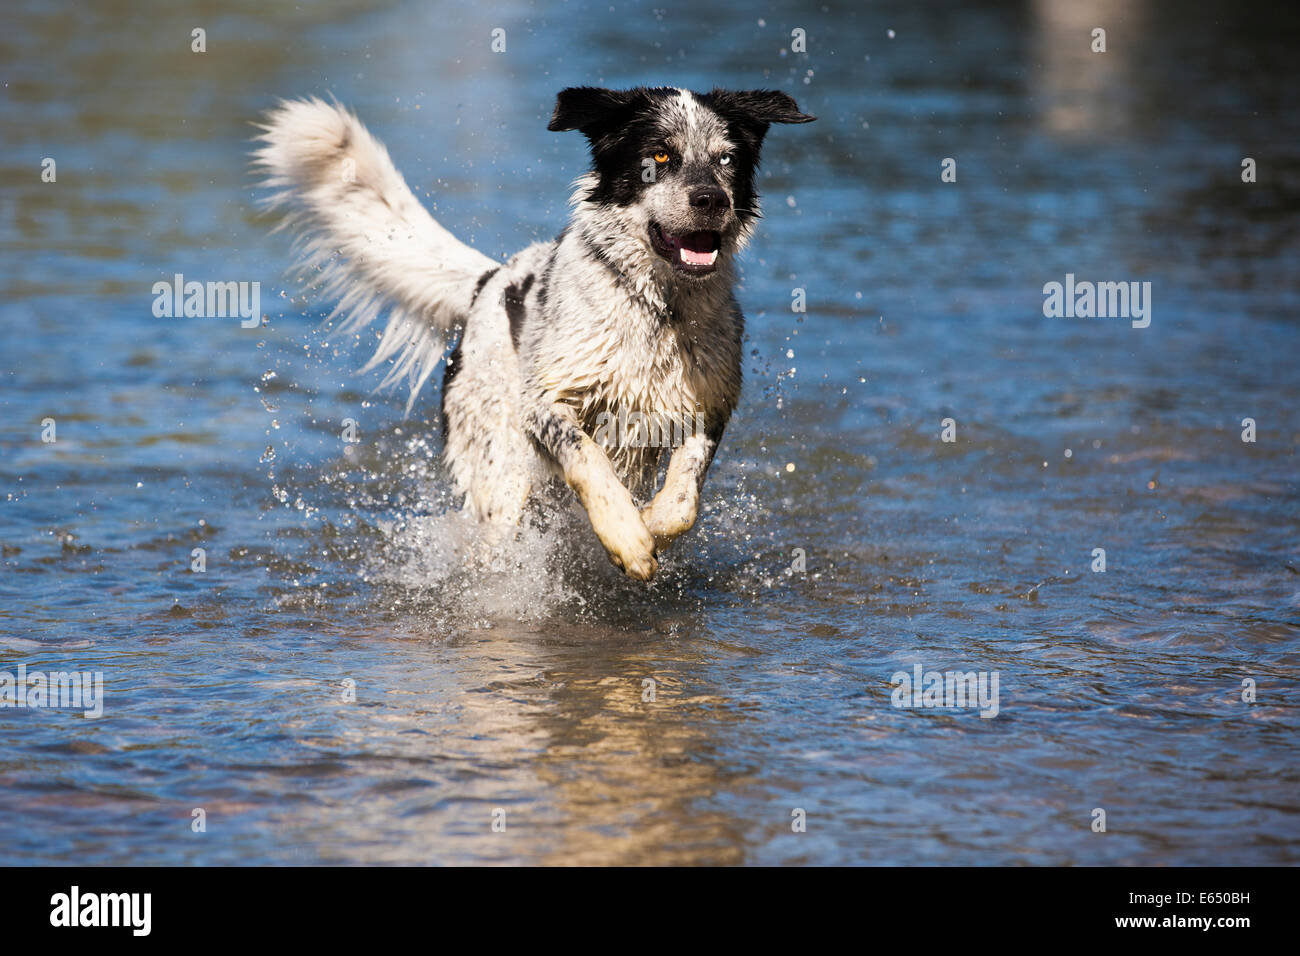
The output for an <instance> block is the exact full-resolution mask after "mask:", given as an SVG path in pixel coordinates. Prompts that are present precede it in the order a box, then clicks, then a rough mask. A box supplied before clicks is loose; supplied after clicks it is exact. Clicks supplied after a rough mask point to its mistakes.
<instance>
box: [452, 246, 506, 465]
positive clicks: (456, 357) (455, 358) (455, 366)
mask: <svg viewBox="0 0 1300 956" xmlns="http://www.w3.org/2000/svg"><path fill="white" fill-rule="evenodd" d="M493 271H494V272H495V271H496V270H493ZM461 359H462V357H461V353H460V343H459V342H457V343H456V347H455V348H454V349H452V352H451V354H450V355H448V356H447V360H446V361H445V362H443V363H442V441H443V444H446V442H447V388H448V387H449V386H450V385H451V383H452V382H453V381H455V379H456V373H457V372H459V371H460V363H461Z"/></svg>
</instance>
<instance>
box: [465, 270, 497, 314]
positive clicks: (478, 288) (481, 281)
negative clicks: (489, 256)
mask: <svg viewBox="0 0 1300 956" xmlns="http://www.w3.org/2000/svg"><path fill="white" fill-rule="evenodd" d="M500 269H501V267H500V266H493V267H492V268H491V269H489V270H488V271H487V272H485V273H483V274H482V275H481V276H479V277H478V282H476V283H474V294H473V295H471V296H470V297H469V307H470V308H471V309H472V308H474V303H475V302H477V301H478V294H479V293H480V292H482V291H483V287H484V286H485V285H487V284H488V282H490V281H491V279H492V277H493V276H494V275H496V274H497V272H498V271H499V270H500Z"/></svg>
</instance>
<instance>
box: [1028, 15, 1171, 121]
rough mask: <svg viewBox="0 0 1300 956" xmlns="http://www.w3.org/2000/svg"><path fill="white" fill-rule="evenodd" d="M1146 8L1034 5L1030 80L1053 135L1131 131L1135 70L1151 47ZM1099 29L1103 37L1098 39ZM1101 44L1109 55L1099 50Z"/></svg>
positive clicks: (1044, 118)
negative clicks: (1145, 50) (1033, 82)
mask: <svg viewBox="0 0 1300 956" xmlns="http://www.w3.org/2000/svg"><path fill="white" fill-rule="evenodd" d="M1146 7H1147V3H1146V0H1088V2H1084V3H1080V2H1078V0H1034V3H1033V18H1034V45H1033V48H1032V51H1033V66H1034V70H1033V72H1032V73H1031V76H1032V77H1033V78H1034V80H1035V90H1034V95H1035V97H1036V98H1037V99H1038V100H1039V102H1040V103H1041V105H1040V107H1039V108H1040V109H1041V111H1042V114H1043V123H1044V125H1045V126H1046V127H1047V128H1048V129H1049V130H1051V131H1052V132H1054V133H1059V134H1062V135H1067V136H1073V137H1083V136H1089V135H1101V136H1107V135H1114V134H1116V133H1124V132H1128V131H1130V130H1131V129H1132V127H1133V123H1134V120H1135V115H1134V109H1133V97H1134V96H1135V95H1136V92H1135V90H1134V83H1135V75H1134V70H1133V64H1134V60H1136V59H1137V58H1139V57H1141V56H1142V54H1143V51H1144V44H1147V43H1149V42H1150V39H1149V38H1148V37H1147V36H1146V30H1147V27H1146V25H1145V13H1146ZM1097 29H1101V30H1104V31H1105V35H1104V37H1101V38H1098V37H1094V32H1093V31H1094V30H1097ZM1100 40H1104V43H1105V52H1095V50H1094V47H1099V46H1100V43H1099V41H1100Z"/></svg>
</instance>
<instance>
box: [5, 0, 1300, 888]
mask: <svg viewBox="0 0 1300 956" xmlns="http://www.w3.org/2000/svg"><path fill="white" fill-rule="evenodd" d="M970 7H971V5H968V4H960V5H959V4H952V5H950V6H949V5H942V4H940V5H931V4H927V5H919V4H910V3H906V2H903V0H898V2H888V3H878V4H873V5H871V6H870V8H869V9H866V8H862V7H861V6H860V5H858V4H847V3H846V4H833V5H827V6H823V7H820V8H811V7H805V6H802V5H799V4H794V3H786V4H780V3H778V4H770V3H766V4H762V5H760V6H759V7H757V8H756V7H754V6H752V5H747V4H739V3H737V4H709V5H696V6H693V7H692V8H691V10H690V13H689V16H688V15H687V14H686V12H685V11H680V10H672V11H667V12H658V13H656V12H655V11H654V10H653V9H651V8H649V7H647V6H639V5H638V6H634V5H624V4H613V5H610V4H606V3H592V4H585V3H568V4H564V5H561V6H557V7H556V8H554V12H551V13H543V12H542V9H541V8H540V7H536V6H533V5H528V4H518V3H517V4H507V5H497V4H493V5H487V4H482V5H470V6H468V7H467V6H465V5H455V6H453V5H445V6H444V5H434V4H419V3H393V4H373V3H359V2H357V3H354V2H344V0H338V2H332V3H324V4H312V5H309V6H304V7H301V8H300V7H290V6H289V5H278V4H277V5H268V4H265V3H253V2H235V3H228V4H223V5H221V7H220V8H217V7H214V6H210V5H198V6H196V7H195V8H193V9H192V10H186V9H184V8H183V7H182V6H181V5H176V4H164V3H161V2H159V3H133V4H127V3H120V2H116V3H114V2H110V3H103V4H97V5H95V6H94V7H85V6H84V5H78V6H76V7H75V8H74V7H73V6H72V5H71V4H63V3H50V2H46V0H42V2H26V0H13V2H10V3H7V4H6V5H5V9H4V12H3V14H0V16H2V17H3V29H0V50H2V51H3V58H2V61H3V64H4V69H3V84H4V85H3V92H2V95H0V119H2V122H3V130H4V135H3V146H0V164H2V165H3V171H4V174H5V175H4V181H5V183H6V186H5V190H4V193H3V196H2V205H0V241H2V242H3V247H4V256H3V258H2V259H0V269H2V270H3V271H2V272H0V289H3V294H2V295H0V334H2V335H3V339H2V341H3V353H4V357H5V361H4V363H3V368H4V376H3V379H2V381H3V387H2V388H0V411H2V415H0V449H2V450H3V454H2V457H0V486H2V487H3V493H4V500H3V508H2V509H0V545H2V546H3V566H4V574H3V576H0V670H8V671H10V672H13V671H14V670H15V669H16V668H17V667H18V666H19V665H20V664H23V665H25V666H26V667H27V668H28V669H29V670H47V671H52V670H70V669H76V670H80V671H102V672H103V675H104V681H105V701H104V708H105V709H104V715H103V716H102V717H100V718H98V719H88V718H86V717H84V716H82V715H81V714H80V713H76V712H71V711H69V710H55V709H45V710H36V709H26V708H24V709H0V742H2V743H3V749H2V750H0V848H2V849H0V861H2V862H6V863H13V862H63V863H95V864H101V863H117V864H121V863H146V864H179V863H209V864H215V863H241V864H265V863H289V862H292V863H377V862H383V863H432V862H437V863H504V862H530V863H746V864H774V863H822V864H830V863H909V864H911V863H968V864H969V863H976V864H1020V863H1026V864H1066V863H1071V864H1105V863H1124V864H1192V863H1199V864H1225V863H1236V864H1258V863H1295V862H1297V861H1300V800H1298V799H1297V792H1298V791H1297V786H1296V784H1297V780H1298V779H1300V770H1298V769H1297V744H1296V741H1297V737H1296V731H1297V729H1300V709H1298V703H1300V701H1298V695H1297V684H1296V668H1297V663H1298V662H1300V653H1298V651H1300V554H1297V535H1296V530H1297V520H1296V517H1297V506H1298V505H1300V489H1298V487H1297V481H1296V467H1295V465H1296V460H1295V456H1296V449H1297V445H1298V443H1300V419H1298V417H1297V397H1298V396H1300V365H1298V364H1297V361H1296V357H1297V345H1298V344H1300V331H1298V330H1297V321H1296V317H1297V304H1298V302H1300V283H1298V282H1297V273H1296V268H1295V266H1296V262H1297V252H1298V251H1300V233H1298V232H1297V217H1296V213H1297V209H1300V136H1298V135H1297V133H1298V132H1300V130H1298V129H1297V127H1298V126H1300V121H1298V118H1297V114H1296V111H1295V109H1294V101H1293V98H1292V97H1291V91H1293V90H1294V88H1295V83H1296V80H1297V72H1298V69H1300V68H1298V67H1297V66H1296V63H1295V59H1294V56H1293V50H1294V47H1295V42H1296V39H1297V32H1298V31H1297V21H1296V19H1295V18H1294V16H1292V15H1285V14H1281V13H1278V12H1276V11H1275V12H1273V13H1271V14H1268V15H1264V14H1258V15H1257V14H1256V13H1252V14H1251V15H1250V16H1249V17H1247V16H1246V15H1245V13H1244V12H1243V11H1242V10H1241V9H1240V8H1239V6H1238V5H1233V4H1222V5H1213V4H1206V3H1193V4H1188V3H1181V4H1174V3H1154V2H1148V3H1141V2H1126V3H1119V2H1115V3H1102V4H1097V5H1096V6H1095V7H1092V8H1084V9H1083V10H1081V9H1080V8H1082V7H1084V5H1082V4H1070V3H1066V2H1065V0H1060V2H1047V0H1044V2H1039V3H1034V4H1027V5H1012V4H1006V5H1002V4H999V5H989V6H988V8H987V9H984V10H973V9H971V8H970ZM74 9H75V12H74ZM760 18H761V19H760ZM1269 18H1272V19H1269ZM1099 24H1101V25H1105V26H1107V27H1108V51H1107V52H1106V53H1105V54H1092V53H1090V52H1089V51H1088V49H1087V45H1088V43H1089V42H1090V41H1089V39H1088V36H1089V33H1090V30H1091V28H1092V27H1093V26H1095V25H1099ZM196 26H202V27H203V28H204V29H206V31H207V52H206V53H204V54H195V53H192V52H191V51H190V31H191V30H192V29H193V28H194V27H196ZM495 27H503V28H505V29H506V31H507V33H506V36H507V50H506V52H505V53H503V54H493V53H491V52H490V50H489V42H490V35H491V31H492V30H493V28H495ZM796 27H799V28H802V29H804V30H805V31H806V33H807V37H808V44H807V50H808V52H807V53H802V54H799V53H795V54H792V53H789V52H788V51H787V52H782V51H783V48H784V47H788V46H789V42H790V39H789V38H790V34H791V31H792V30H793V29H794V28H796ZM889 31H893V33H892V36H891V34H890V33H889ZM638 82H650V83H664V82H667V83H673V84H682V85H690V86H694V87H696V88H709V87H711V86H713V85H722V86H733V87H754V86H763V85H767V86H775V87H779V88H783V89H787V90H789V91H791V92H792V93H794V94H795V95H796V97H797V98H798V99H799V102H800V105H801V106H804V107H805V108H806V109H808V110H809V111H810V112H814V113H816V114H818V115H819V116H820V120H819V121H818V122H817V123H816V124H814V125H812V126H805V127H794V128H777V129H776V130H774V131H773V132H772V133H771V135H770V136H769V142H768V147H767V152H766V155H765V164H764V168H763V178H762V187H763V191H764V194H765V197H766V212H767V217H766V221H765V222H764V224H763V226H762V228H761V229H760V232H759V235H758V238H757V240H756V242H755V243H754V245H753V247H752V249H751V251H750V253H749V254H748V256H747V259H746V268H745V272H744V285H743V289H741V291H740V298H741V301H742V303H743V304H744V306H745V308H746V310H747V313H748V315H749V341H748V342H747V346H746V350H747V352H748V353H750V359H749V361H748V362H747V363H746V377H747V381H746V391H745V397H744V401H743V404H742V406H741V409H740V411H739V413H738V415H737V417H736V420H735V422H734V424H733V425H732V427H731V429H730V430H729V431H728V433H727V436H726V440H725V443H724V445H723V448H722V451H721V454H720V456H719V460H718V464H717V466H716V467H715V469H714V473H713V475H712V478H711V481H710V484H709V486H708V488H707V490H706V499H707V503H706V507H705V510H704V514H703V517H702V520H701V525H700V527H699V528H698V529H697V531H696V532H695V533H694V534H693V535H692V536H691V537H689V538H686V539H684V540H682V541H681V542H679V543H678V545H677V546H676V548H675V549H674V550H673V551H672V552H671V553H670V554H669V555H668V556H667V558H666V560H665V561H664V562H663V571H662V573H661V575H660V577H659V578H658V579H657V580H656V582H655V583H654V584H653V585H652V586H650V587H643V586H640V585H635V584H632V583H629V582H626V581H624V580H622V579H620V578H619V577H618V576H617V574H616V573H615V572H614V570H613V569H612V568H611V567H610V566H609V565H608V563H607V562H606V561H605V559H604V557H603V555H601V554H600V553H598V550H597V549H596V548H595V546H594V545H593V544H592V543H591V542H590V539H589V536H584V535H582V534H578V535H577V536H576V539H575V537H574V536H573V535H571V534H570V535H566V534H565V533H564V532H563V529H562V528H557V527H556V526H555V525H551V526H548V527H545V528H541V527H538V528H528V529H526V530H525V532H524V533H523V535H522V538H521V541H520V542H519V543H518V544H517V545H516V546H514V547H512V548H510V549H508V550H506V551H504V552H502V553H499V554H497V555H496V557H495V561H494V564H493V565H492V566H491V567H489V568H486V569H478V570H470V569H468V568H467V566H466V564H465V562H464V558H463V555H464V551H465V548H466V547H467V546H468V543H469V542H470V541H471V540H472V537H471V536H470V531H469V529H467V528H465V527H464V526H463V524H462V523H461V521H460V520H459V519H458V518H457V517H455V515H454V514H453V513H450V512H449V509H448V505H449V501H448V497H447V491H446V484H445V480H444V476H443V474H442V470H441V467H440V465H439V463H438V462H437V452H438V449H439V447H440V438H439V436H438V428H437V396H436V392H433V391H431V392H430V393H429V394H428V395H426V396H425V397H424V398H423V400H422V402H421V403H420V405H419V406H418V408H417V411H416V413H415V415H414V416H413V417H412V418H411V419H409V420H405V421H404V420H403V419H402V416H401V410H402V406H403V404H404V396H403V395H400V394H397V395H374V394H371V392H370V389H371V387H372V386H373V385H374V383H375V381H376V379H375V378H364V377H358V376H356V375H355V374H354V369H355V368H357V367H358V366H359V364H360V360H361V359H362V358H364V355H365V353H364V350H362V351H358V350H356V349H354V348H353V347H352V343H349V342H333V341H326V340H325V339H324V337H323V334H322V332H321V330H320V329H319V327H318V326H319V320H320V319H321V318H322V317H323V315H324V311H325V310H324V309H323V304H322V303H319V302H315V301H309V300H304V299H303V298H301V297H300V296H299V293H298V289H297V286H296V285H294V283H293V282H292V280H291V279H290V278H288V277H287V276H286V272H285V270H286V269H287V267H288V266H289V264H290V261H291V259H290V255H289V250H288V244H287V240H286V239H285V238H284V237H283V236H269V235H268V229H269V227H270V225H271V222H270V221H268V220H267V219H265V218H264V217H262V216H260V215H259V214H258V213H257V212H256V209H255V206H254V199H255V197H256V194H255V191H254V190H253V189H252V188H251V187H250V182H249V178H248V174H247V169H246V165H245V164H246V159H247V155H246V153H247V146H248V143H247V139H248V137H249V136H250V135H251V134H252V132H253V131H252V129H251V127H249V126H248V125H247V124H248V123H249V121H250V120H252V119H253V118H255V117H256V115H257V113H258V112H259V110H261V109H263V108H265V107H267V106H269V105H270V104H271V103H272V102H273V100H274V98H275V97H277V96H288V95H302V94H312V93H324V92H333V93H334V94H336V95H337V96H338V97H339V99H340V100H342V101H344V102H346V103H348V104H351V105H353V106H354V107H356V108H357V109H358V111H359V112H360V114H361V115H362V117H363V119H364V120H365V121H366V122H367V123H368V124H369V125H370V126H371V127H372V129H374V130H375V131H376V133H377V134H378V135H379V136H380V137H381V138H383V139H384V140H385V141H386V142H387V143H388V145H389V147H390V149H391V150H392V152H393V155H394V158H395V160H396V161H397V164H398V166H399V167H400V168H401V169H402V171H403V172H404V173H405V174H406V176H407V177H408V179H409V181H410V182H411V183H412V185H413V187H414V188H415V189H416V191H417V192H418V193H419V194H420V195H421V196H422V197H424V198H426V200H427V201H428V202H430V204H431V205H432V206H433V207H434V208H435V210H436V213H437V215H438V216H439V218H440V219H441V221H442V222H443V223H444V224H446V225H447V226H448V227H450V228H451V229H453V230H454V231H455V232H456V233H457V234H458V235H460V236H462V237H464V238H466V239H467V240H468V241H471V242H472V243H473V244H474V245H476V246H477V247H478V248H480V249H482V250H483V251H485V252H486V253H488V254H489V255H493V256H498V257H500V256H504V255H505V254H508V253H509V252H512V251H513V250H515V249H517V248H519V247H521V246H522V245H524V244H525V243H527V242H529V241H532V240H533V239H535V238H540V237H548V236H550V235H552V234H554V232H555V231H557V230H558V228H559V226H560V224H561V223H562V221H563V217H564V213H565V208H566V200H567V196H568V191H569V190H568V184H569V182H570V181H571V180H572V178H573V177H574V176H576V175H577V174H578V173H579V172H580V171H581V169H582V166H583V151H582V143H581V138H580V137H578V136H576V135H567V136H565V135H557V134H551V133H547V132H546V131H545V125H546V119H547V117H548V116H549V111H550V109H551V104H552V97H553V95H554V93H555V92H556V91H557V90H558V89H559V88H561V87H563V86H566V85H572V84H579V83H593V84H606V85H627V84H632V83H638ZM1246 156H1250V157H1253V158H1255V159H1256V161H1257V163H1258V170H1259V173H1258V182H1257V183H1255V184H1252V185H1247V184H1243V183H1242V182H1241V181H1240V176H1239V168H1240V163H1241V160H1242V158H1243V157H1246ZM44 157H52V158H54V159H55V160H56V162H57V181H56V182H55V183H42V182H41V180H40V164H41V160H42V159H43V158H44ZM945 157H952V158H955V159H956V160H957V162H958V181H957V182H956V183H950V184H945V183H942V182H940V175H939V174H940V163H941V161H942V160H943V159H944V158H945ZM178 272H179V273H183V274H184V275H185V276H186V277H187V278H192V279H200V280H203V281H206V280H221V281H254V280H255V281H259V282H261V283H262V286H261V288H262V305H263V309H262V311H263V312H265V313H266V315H267V319H268V321H267V323H266V324H265V325H264V326H263V327H261V328H257V329H242V328H240V326H239V323H238V320H232V319H193V318H191V319H157V318H154V316H153V314H152V311H151V307H152V302H153V295H152V293H151V287H152V285H153V283H154V282H156V281H159V280H163V279H169V278H170V277H171V276H172V275H173V274H175V273H178ZM1066 273H1073V274H1075V275H1076V276H1078V277H1079V278H1080V279H1092V280H1134V281H1139V280H1140V281H1150V282H1151V283H1152V288H1153V293H1152V305H1153V309H1152V322H1151V325H1150V327H1149V328H1146V329H1134V328H1132V327H1131V326H1130V324H1129V323H1128V322H1127V321H1125V320H1122V319H1106V320H1102V319H1047V318H1044V316H1043V312H1042V305H1043V295H1042V287H1043V284H1044V283H1046V282H1050V281H1063V280H1064V276H1065V275H1066ZM794 288H803V289H804V290H805V291H806V295H807V301H808V311H807V313H806V314H796V313H794V312H792V311H791V308H790V303H791V296H792V290H793V289H794ZM1247 417H1249V418H1253V419H1254V420H1255V421H1256V423H1257V428H1258V440H1257V441H1256V442H1254V443H1253V444H1252V443H1244V442H1243V441H1242V440H1241V431H1242V425H1241V421H1242V419H1243V418H1247ZM46 418H53V419H55V422H56V428H57V441H56V442H54V443H52V444H50V443H44V442H42V441H41V440H40V436H41V432H42V427H43V426H42V421H43V420H44V419H46ZM347 418H351V419H353V420H354V421H355V423H356V428H357V433H358V436H359V438H360V441H359V442H358V443H356V444H354V445H347V444H345V443H344V442H343V441H342V440H341V438H340V435H341V432H342V429H343V427H344V425H343V420H344V419H347ZM945 418H951V419H953V420H954V422H955V427H956V429H957V433H956V437H957V441H956V442H954V443H945V442H943V441H941V440H940V431H941V427H942V426H941V422H942V420H943V419H945ZM790 466H793V470H790ZM580 520H581V519H577V518H574V517H573V516H571V515H570V516H566V517H565V518H564V519H563V520H561V521H560V522H559V523H560V524H563V523H564V522H565V521H568V522H570V523H573V522H579V525H578V530H579V531H581V527H580ZM196 548H202V549H204V550H205V552H206V562H207V563H206V568H207V569H206V571H205V572H204V573H195V572H192V571H191V570H190V567H191V561H192V560H194V559H193V558H192V552H193V550H194V549H196ZM1095 548H1104V549H1105V552H1106V561H1107V567H1106V571H1105V573H1096V572H1094V571H1092V569H1091V568H1092V564H1093V560H1094V559H1093V549H1095ZM796 549H802V551H803V554H804V556H805V561H806V571H804V572H792V571H791V570H790V569H791V566H792V564H793V563H794V562H795V560H796V559H795V551H796ZM918 663H919V664H921V665H922V666H923V668H926V669H935V670H950V669H958V670H962V671H967V670H970V671H980V672H993V671H996V672H997V673H998V675H999V679H1000V700H999V713H998V715H997V716H996V718H993V719H981V718H980V717H979V715H978V713H977V712H976V711H974V710H970V709H966V710H941V709H904V708H895V707H893V706H891V700H890V694H891V690H892V689H893V688H892V684H891V677H892V675H894V674H895V672H897V671H907V672H911V670H912V668H913V666H914V665H916V664H918ZM1246 679H1250V680H1253V681H1255V682H1256V686H1257V694H1258V698H1257V701H1256V702H1255V703H1253V704H1247V703H1244V702H1243V701H1242V682H1243V680H1246ZM647 680H650V681H653V682H654V684H653V685H647V684H646V683H645V682H646V681H647ZM651 686H652V687H653V696H654V700H653V701H649V700H646V699H645V697H647V696H649V690H648V688H650V687H651ZM353 694H354V695H355V700H354V701H353V700H350V699H349V698H350V696H352V695H353ZM196 808H201V809H203V810H204V812H205V814H206V826H207V829H206V832H204V833H195V832H193V831H192V827H191V823H192V820H193V812H194V810H195V809H196ZM796 808H799V809H802V810H803V811H805V813H806V815H807V821H808V823H807V832H805V833H795V832H793V831H792V820H793V819H794V817H792V812H793V811H795V810H796ZM1095 808H1101V809H1104V810H1105V811H1106V814H1107V832H1105V833H1104V834H1103V833H1096V832H1093V830H1092V823H1093V810H1094V809H1095ZM497 810H501V811H504V819H505V820H506V829H505V832H503V833H498V832H493V831H492V822H493V819H494V812H495V811H497ZM496 818H497V819H500V818H501V815H500V814H496Z"/></svg>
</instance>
